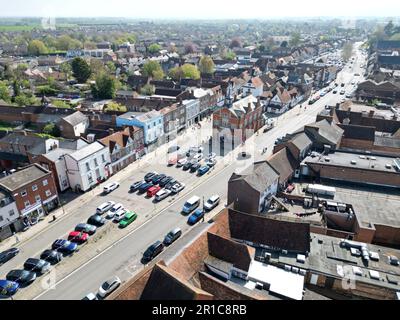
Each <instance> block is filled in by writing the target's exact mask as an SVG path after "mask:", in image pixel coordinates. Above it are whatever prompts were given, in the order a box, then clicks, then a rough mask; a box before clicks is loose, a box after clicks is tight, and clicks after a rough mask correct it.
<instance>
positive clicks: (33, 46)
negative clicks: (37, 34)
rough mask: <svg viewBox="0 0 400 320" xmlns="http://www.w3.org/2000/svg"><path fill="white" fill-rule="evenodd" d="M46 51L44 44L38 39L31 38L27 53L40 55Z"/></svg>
mask: <svg viewBox="0 0 400 320" xmlns="http://www.w3.org/2000/svg"><path fill="white" fill-rule="evenodd" d="M47 52H48V49H47V47H46V46H45V44H44V43H43V42H42V41H40V40H32V41H31V42H29V45H28V53H29V54H30V55H33V56H40V55H41V54H46V53H47Z"/></svg>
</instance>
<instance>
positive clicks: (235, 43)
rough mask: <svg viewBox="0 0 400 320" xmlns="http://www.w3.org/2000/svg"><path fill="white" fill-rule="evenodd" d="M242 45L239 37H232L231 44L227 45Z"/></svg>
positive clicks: (234, 46)
mask: <svg viewBox="0 0 400 320" xmlns="http://www.w3.org/2000/svg"><path fill="white" fill-rule="evenodd" d="M241 47H242V41H241V40H240V39H239V38H234V39H232V41H231V44H230V45H229V48H231V49H233V48H241Z"/></svg>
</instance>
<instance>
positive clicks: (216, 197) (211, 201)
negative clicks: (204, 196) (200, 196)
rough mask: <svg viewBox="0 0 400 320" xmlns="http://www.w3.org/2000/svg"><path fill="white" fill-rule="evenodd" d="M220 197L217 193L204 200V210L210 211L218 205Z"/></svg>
mask: <svg viewBox="0 0 400 320" xmlns="http://www.w3.org/2000/svg"><path fill="white" fill-rule="evenodd" d="M219 202H220V197H219V195H214V196H212V197H211V198H210V199H208V200H207V201H206V203H205V204H204V210H206V211H211V210H213V209H214V208H216V207H217V206H218V205H219Z"/></svg>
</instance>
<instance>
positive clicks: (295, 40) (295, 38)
mask: <svg viewBox="0 0 400 320" xmlns="http://www.w3.org/2000/svg"><path fill="white" fill-rule="evenodd" d="M300 41H301V35H300V33H298V32H293V33H292V36H291V37H290V46H291V47H292V48H294V47H297V46H298V45H299V44H300Z"/></svg>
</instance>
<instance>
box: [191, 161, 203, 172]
mask: <svg viewBox="0 0 400 320" xmlns="http://www.w3.org/2000/svg"><path fill="white" fill-rule="evenodd" d="M200 167H201V164H200V163H194V164H193V165H192V167H191V168H190V172H192V173H193V172H196V171H197V170H199V169H200Z"/></svg>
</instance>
